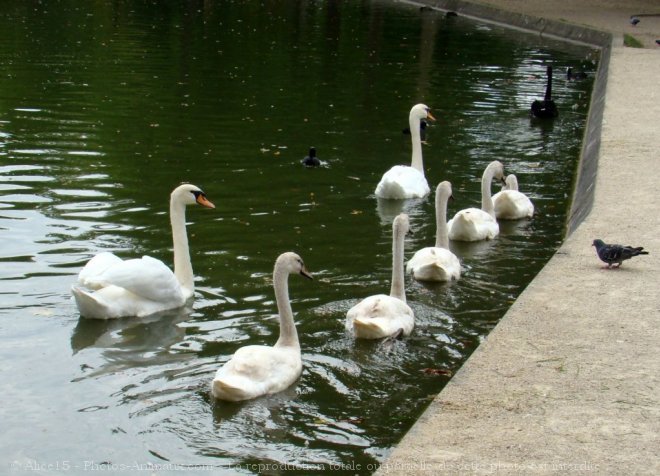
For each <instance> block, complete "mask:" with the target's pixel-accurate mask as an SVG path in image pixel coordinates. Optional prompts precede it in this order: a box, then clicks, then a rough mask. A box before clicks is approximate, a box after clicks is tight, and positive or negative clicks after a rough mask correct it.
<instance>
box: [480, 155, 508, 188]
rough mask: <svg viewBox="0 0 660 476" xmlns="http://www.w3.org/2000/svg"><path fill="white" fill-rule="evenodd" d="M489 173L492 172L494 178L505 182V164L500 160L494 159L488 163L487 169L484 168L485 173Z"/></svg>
mask: <svg viewBox="0 0 660 476" xmlns="http://www.w3.org/2000/svg"><path fill="white" fill-rule="evenodd" d="M487 173H492V174H493V175H492V176H493V178H495V179H497V180H499V181H500V182H502V183H505V181H504V165H502V162H500V161H499V160H493V161H492V162H491V163H490V164H488V167H486V170H484V175H486V174H487Z"/></svg>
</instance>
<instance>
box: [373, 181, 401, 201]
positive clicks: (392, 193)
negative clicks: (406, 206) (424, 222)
mask: <svg viewBox="0 0 660 476" xmlns="http://www.w3.org/2000/svg"><path fill="white" fill-rule="evenodd" d="M376 196H377V197H379V198H385V199H394V200H398V199H402V198H407V196H408V194H407V193H406V190H405V189H404V188H403V187H402V186H401V184H399V183H398V182H394V181H389V180H381V182H380V183H379V184H378V186H377V187H376Z"/></svg>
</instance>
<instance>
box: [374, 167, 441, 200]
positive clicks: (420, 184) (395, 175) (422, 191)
mask: <svg viewBox="0 0 660 476" xmlns="http://www.w3.org/2000/svg"><path fill="white" fill-rule="evenodd" d="M429 192H430V189H429V185H428V182H427V181H426V178H425V177H424V174H422V173H421V172H420V171H419V170H417V169H415V168H413V167H408V166H405V165H395V166H394V167H392V168H391V169H390V170H388V171H387V172H385V173H384V174H383V178H382V179H381V180H380V182H379V183H378V185H377V186H376V192H375V193H376V196H378V197H381V198H392V199H402V198H421V197H425V196H426V195H428V193H429Z"/></svg>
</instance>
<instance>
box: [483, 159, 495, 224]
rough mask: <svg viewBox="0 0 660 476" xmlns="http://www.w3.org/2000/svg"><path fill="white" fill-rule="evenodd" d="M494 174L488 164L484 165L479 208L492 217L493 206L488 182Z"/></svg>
mask: <svg viewBox="0 0 660 476" xmlns="http://www.w3.org/2000/svg"><path fill="white" fill-rule="evenodd" d="M494 175H495V169H494V168H493V167H491V166H488V167H486V170H484V174H483V175H482V176H481V209H482V210H483V211H485V212H486V213H488V214H489V215H491V216H492V217H493V218H494V217H495V207H494V205H493V199H492V197H491V195H490V184H491V182H492V181H493V176H494Z"/></svg>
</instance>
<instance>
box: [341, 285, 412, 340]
mask: <svg viewBox="0 0 660 476" xmlns="http://www.w3.org/2000/svg"><path fill="white" fill-rule="evenodd" d="M414 325H415V315H414V313H413V310H412V309H411V308H410V306H408V305H407V304H406V303H405V302H403V301H401V300H400V299H397V298H395V297H392V296H388V295H387V294H378V295H375V296H369V297H368V298H365V299H363V300H362V301H360V302H359V303H357V304H356V305H355V306H353V307H352V308H351V309H349V310H348V312H347V313H346V329H348V330H353V331H355V335H356V336H357V337H363V338H367V339H380V338H382V337H388V336H391V335H393V334H395V333H396V332H398V331H399V330H403V334H404V335H409V334H410V333H411V332H412V329H413V327H414Z"/></svg>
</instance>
